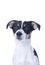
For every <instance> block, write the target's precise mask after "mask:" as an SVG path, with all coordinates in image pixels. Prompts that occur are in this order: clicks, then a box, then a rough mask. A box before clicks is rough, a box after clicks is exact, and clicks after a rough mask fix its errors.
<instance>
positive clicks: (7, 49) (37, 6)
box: [0, 0, 45, 65]
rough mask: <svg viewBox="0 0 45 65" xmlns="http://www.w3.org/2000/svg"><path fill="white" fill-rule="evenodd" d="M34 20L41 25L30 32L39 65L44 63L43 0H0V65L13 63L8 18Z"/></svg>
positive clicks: (12, 42)
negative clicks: (38, 28) (7, 25)
mask: <svg viewBox="0 0 45 65" xmlns="http://www.w3.org/2000/svg"><path fill="white" fill-rule="evenodd" d="M13 19H14V20H34V21H36V22H37V23H39V24H40V25H41V29H40V31H38V30H35V31H34V32H33V33H32V40H31V41H32V46H33V47H34V48H35V49H36V51H37V53H38V56H39V60H40V65H45V0H0V65H13V64H12V57H13V53H14V47H15V43H14V37H13V33H12V30H10V29H8V30H7V29H6V24H7V23H8V22H9V21H10V20H13Z"/></svg>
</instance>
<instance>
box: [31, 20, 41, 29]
mask: <svg viewBox="0 0 45 65" xmlns="http://www.w3.org/2000/svg"><path fill="white" fill-rule="evenodd" d="M31 25H32V27H33V29H34V30H35V29H37V28H38V30H40V27H41V26H40V24H38V23H36V22H34V21H31Z"/></svg>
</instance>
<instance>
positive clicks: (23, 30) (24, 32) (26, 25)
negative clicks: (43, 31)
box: [6, 20, 40, 40]
mask: <svg viewBox="0 0 45 65" xmlns="http://www.w3.org/2000/svg"><path fill="white" fill-rule="evenodd" d="M8 27H10V28H11V29H12V30H13V33H14V35H15V39H17V40H23V39H30V36H31V32H32V31H33V30H35V29H37V28H38V30H40V25H39V24H38V23H36V22H34V21H24V22H22V21H17V20H12V21H10V22H9V23H8V24H7V26H6V28H8Z"/></svg>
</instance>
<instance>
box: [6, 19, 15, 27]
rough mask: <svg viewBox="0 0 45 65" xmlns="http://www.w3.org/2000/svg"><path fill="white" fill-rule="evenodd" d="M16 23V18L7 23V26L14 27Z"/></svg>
mask: <svg viewBox="0 0 45 65" xmlns="http://www.w3.org/2000/svg"><path fill="white" fill-rule="evenodd" d="M14 23H15V20H11V21H10V22H9V23H8V24H7V26H6V28H8V27H10V28H12V26H13V24H14Z"/></svg>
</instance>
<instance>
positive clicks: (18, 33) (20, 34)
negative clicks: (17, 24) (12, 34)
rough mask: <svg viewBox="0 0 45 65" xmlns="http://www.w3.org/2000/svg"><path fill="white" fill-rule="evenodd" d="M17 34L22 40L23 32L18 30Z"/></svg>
mask: <svg viewBox="0 0 45 65" xmlns="http://www.w3.org/2000/svg"><path fill="white" fill-rule="evenodd" d="M16 35H17V39H18V40H21V39H22V38H21V36H22V32H20V31H18V32H17V33H16Z"/></svg>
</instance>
